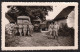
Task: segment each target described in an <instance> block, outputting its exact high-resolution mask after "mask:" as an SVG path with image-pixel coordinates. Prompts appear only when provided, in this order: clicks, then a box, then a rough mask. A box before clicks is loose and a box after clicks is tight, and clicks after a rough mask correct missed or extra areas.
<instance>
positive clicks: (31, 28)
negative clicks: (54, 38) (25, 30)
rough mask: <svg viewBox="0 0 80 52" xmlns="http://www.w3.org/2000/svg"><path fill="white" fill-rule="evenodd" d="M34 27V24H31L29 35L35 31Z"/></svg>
mask: <svg viewBox="0 0 80 52" xmlns="http://www.w3.org/2000/svg"><path fill="white" fill-rule="evenodd" d="M33 28H34V26H33V25H32V24H29V35H30V36H31V34H32V33H33Z"/></svg>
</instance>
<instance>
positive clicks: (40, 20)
mask: <svg viewBox="0 0 80 52" xmlns="http://www.w3.org/2000/svg"><path fill="white" fill-rule="evenodd" d="M33 21H41V20H40V19H36V20H33Z"/></svg>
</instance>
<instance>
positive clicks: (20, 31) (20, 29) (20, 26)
mask: <svg viewBox="0 0 80 52" xmlns="http://www.w3.org/2000/svg"><path fill="white" fill-rule="evenodd" d="M22 28H23V26H22V25H19V33H20V36H22Z"/></svg>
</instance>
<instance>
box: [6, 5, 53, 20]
mask: <svg viewBox="0 0 80 52" xmlns="http://www.w3.org/2000/svg"><path fill="white" fill-rule="evenodd" d="M7 7H8V8H11V9H10V10H9V11H8V12H7V13H8V14H9V15H10V16H12V18H15V19H17V16H20V15H25V16H29V17H30V18H31V20H34V19H37V18H40V19H41V20H42V21H43V20H45V18H46V17H45V16H46V15H48V11H52V10H53V8H52V6H7Z"/></svg>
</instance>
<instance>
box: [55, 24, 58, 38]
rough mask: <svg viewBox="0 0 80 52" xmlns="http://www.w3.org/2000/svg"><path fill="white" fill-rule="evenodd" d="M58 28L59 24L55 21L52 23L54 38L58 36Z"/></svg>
mask: <svg viewBox="0 0 80 52" xmlns="http://www.w3.org/2000/svg"><path fill="white" fill-rule="evenodd" d="M58 30H59V25H58V23H57V22H55V23H54V38H58Z"/></svg>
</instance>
